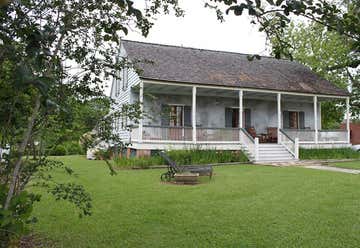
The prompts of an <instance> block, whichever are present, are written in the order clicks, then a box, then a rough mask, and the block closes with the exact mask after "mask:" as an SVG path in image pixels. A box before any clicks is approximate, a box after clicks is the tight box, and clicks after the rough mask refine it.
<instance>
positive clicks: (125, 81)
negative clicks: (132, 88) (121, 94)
mask: <svg viewBox="0 0 360 248" xmlns="http://www.w3.org/2000/svg"><path fill="white" fill-rule="evenodd" d="M122 82H123V85H122V86H123V88H122V89H123V91H125V90H127V87H128V68H124V70H123V77H122Z"/></svg>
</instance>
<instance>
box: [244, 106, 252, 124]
mask: <svg viewBox="0 0 360 248" xmlns="http://www.w3.org/2000/svg"><path fill="white" fill-rule="evenodd" d="M250 127H251V109H245V128H250Z"/></svg>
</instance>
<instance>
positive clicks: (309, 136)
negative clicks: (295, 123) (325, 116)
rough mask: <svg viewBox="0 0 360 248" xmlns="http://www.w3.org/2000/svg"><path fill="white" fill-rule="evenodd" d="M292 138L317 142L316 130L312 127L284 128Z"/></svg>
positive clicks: (304, 141)
mask: <svg viewBox="0 0 360 248" xmlns="http://www.w3.org/2000/svg"><path fill="white" fill-rule="evenodd" d="M282 131H283V133H285V134H286V135H287V136H288V137H289V138H290V139H292V140H295V138H299V142H300V143H313V142H315V134H316V132H315V130H312V129H282Z"/></svg>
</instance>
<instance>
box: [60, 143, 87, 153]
mask: <svg viewBox="0 0 360 248" xmlns="http://www.w3.org/2000/svg"><path fill="white" fill-rule="evenodd" d="M64 146H65V147H66V150H67V155H82V154H84V149H83V148H82V146H81V145H80V144H79V143H78V142H74V141H72V142H66V143H65V144H64Z"/></svg>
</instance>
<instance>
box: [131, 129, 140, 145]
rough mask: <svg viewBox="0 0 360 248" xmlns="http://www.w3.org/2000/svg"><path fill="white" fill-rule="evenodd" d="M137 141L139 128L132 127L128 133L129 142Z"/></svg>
mask: <svg viewBox="0 0 360 248" xmlns="http://www.w3.org/2000/svg"><path fill="white" fill-rule="evenodd" d="M138 139H139V128H138V127H132V128H131V131H130V142H131V141H132V140H138Z"/></svg>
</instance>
